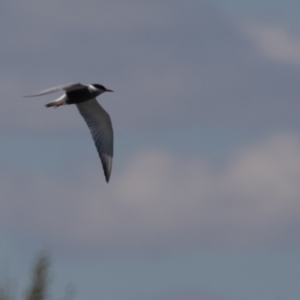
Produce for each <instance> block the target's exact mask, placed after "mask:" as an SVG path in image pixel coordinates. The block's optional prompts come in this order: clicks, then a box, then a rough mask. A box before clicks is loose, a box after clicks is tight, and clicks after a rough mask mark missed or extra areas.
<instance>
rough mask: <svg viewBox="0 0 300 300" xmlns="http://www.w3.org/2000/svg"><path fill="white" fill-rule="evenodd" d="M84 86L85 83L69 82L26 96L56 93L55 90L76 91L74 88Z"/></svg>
mask: <svg viewBox="0 0 300 300" xmlns="http://www.w3.org/2000/svg"><path fill="white" fill-rule="evenodd" d="M84 87H85V85H83V84H81V83H69V84H65V85H59V86H56V87H53V88H50V89H47V90H44V91H41V92H39V93H37V94H34V95H29V96H24V98H27V97H37V96H43V95H47V94H51V93H55V92H58V91H65V92H71V91H74V90H78V89H82V88H84Z"/></svg>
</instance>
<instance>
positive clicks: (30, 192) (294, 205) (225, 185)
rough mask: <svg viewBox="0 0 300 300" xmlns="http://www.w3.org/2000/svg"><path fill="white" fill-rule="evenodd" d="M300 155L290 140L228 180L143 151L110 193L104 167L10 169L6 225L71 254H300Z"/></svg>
mask: <svg viewBox="0 0 300 300" xmlns="http://www.w3.org/2000/svg"><path fill="white" fill-rule="evenodd" d="M299 153H300V140H299V138H298V137H296V136H293V135H289V134H281V135H275V136H272V137H270V138H269V139H267V140H265V141H261V142H259V143H256V144H251V145H248V146H247V147H244V148H242V149H239V150H238V151H236V153H234V154H233V155H232V157H231V158H230V159H229V160H228V161H227V165H226V167H224V168H223V169H222V170H216V169H214V168H213V167H212V166H211V165H210V164H209V163H208V162H207V161H205V160H204V159H203V158H201V157H193V158H186V159H183V158H181V157H177V156H174V155H172V154H171V153H169V152H167V151H163V150H159V149H154V150H152V151H142V152H140V153H138V154H137V155H136V156H135V157H134V159H133V160H131V161H129V162H128V164H127V166H125V167H124V169H122V170H117V171H116V170H115V172H114V174H113V175H114V176H113V178H112V181H111V183H110V184H109V185H107V184H105V182H104V180H103V178H102V177H103V175H102V173H101V170H100V169H99V170H97V174H95V173H94V172H95V166H86V165H85V166H82V165H81V166H79V167H78V168H77V167H75V166H73V165H75V164H73V163H70V166H69V168H66V169H65V171H64V172H63V173H62V174H61V175H60V176H58V177H57V176H55V177H54V176H52V175H51V174H49V173H43V172H42V173H38V174H37V173H30V171H29V170H26V169H23V170H20V169H19V168H17V169H15V170H11V169H10V171H7V170H3V169H2V170H1V173H0V177H1V178H0V179H1V180H0V187H1V198H2V200H1V211H0V220H1V224H2V226H3V228H6V229H7V230H9V231H10V232H12V233H14V234H15V235H18V236H22V237H26V238H27V239H28V240H35V241H40V242H41V243H46V244H48V245H51V247H54V248H56V249H58V250H60V251H65V250H67V251H70V250H71V249H72V253H80V252H82V251H90V252H95V253H106V254H108V253H111V254H112V253H118V254H120V253H123V254H124V253H137V252H139V253H153V252H154V253H155V252H157V251H158V252H162V251H168V252H169V251H170V252H172V251H181V250H183V249H189V250H192V249H220V248H228V249H231V248H248V247H264V246H270V247H272V246H274V245H277V246H280V247H291V246H299V243H298V242H297V241H299V228H300V222H299V216H298V211H299V209H300V207H299V201H298V200H299V197H300V188H299V176H300V156H299ZM76 164H77V165H78V163H76ZM101 179H102V181H101Z"/></svg>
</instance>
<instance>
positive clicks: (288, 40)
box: [248, 23, 300, 65]
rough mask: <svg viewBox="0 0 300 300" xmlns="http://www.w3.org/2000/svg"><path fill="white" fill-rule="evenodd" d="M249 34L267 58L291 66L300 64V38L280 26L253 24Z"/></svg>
mask: <svg viewBox="0 0 300 300" xmlns="http://www.w3.org/2000/svg"><path fill="white" fill-rule="evenodd" d="M248 32H249V34H250V36H251V37H252V38H253V41H254V42H255V44H256V45H257V47H258V50H259V51H260V52H262V53H263V54H264V55H266V56H267V57H269V58H271V59H273V60H275V61H278V62H281V63H286V64H290V65H299V64H300V54H299V53H300V37H299V35H297V34H292V32H291V31H289V30H287V29H286V28H284V27H283V26H280V25H266V24H258V23H252V24H251V25H249V27H248Z"/></svg>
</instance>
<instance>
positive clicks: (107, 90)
mask: <svg viewBox="0 0 300 300" xmlns="http://www.w3.org/2000/svg"><path fill="white" fill-rule="evenodd" d="M105 92H113V90H109V89H105Z"/></svg>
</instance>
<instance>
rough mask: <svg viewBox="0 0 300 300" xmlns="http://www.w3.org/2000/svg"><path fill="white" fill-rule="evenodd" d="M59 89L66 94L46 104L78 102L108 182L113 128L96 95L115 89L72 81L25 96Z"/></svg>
mask: <svg viewBox="0 0 300 300" xmlns="http://www.w3.org/2000/svg"><path fill="white" fill-rule="evenodd" d="M58 91H64V94H63V95H62V96H61V97H59V98H58V99H56V100H54V101H52V102H50V103H48V104H46V105H45V106H46V107H54V108H56V107H59V106H61V105H65V104H76V106H77V108H78V110H79V113H80V114H81V116H82V117H83V119H84V120H85V122H86V124H87V126H88V127H89V129H90V132H91V135H92V137H93V140H94V142H95V146H96V148H97V151H98V154H99V157H100V159H101V162H102V167H103V171H104V176H105V179H106V182H108V181H109V178H110V174H111V168H112V158H113V128H112V124H111V119H110V116H109V114H108V113H107V112H106V111H105V110H104V108H103V107H102V106H101V105H100V104H99V103H98V101H97V100H96V97H97V96H99V95H101V94H102V93H104V92H113V91H112V90H109V89H107V88H105V87H104V86H103V85H101V84H97V83H95V84H94V83H93V84H88V85H83V84H81V83H71V84H67V85H60V86H56V87H53V88H50V89H47V90H44V91H41V92H39V93H37V94H34V95H28V96H24V97H25V98H26V97H37V96H43V95H47V94H50V93H54V92H58Z"/></svg>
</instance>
